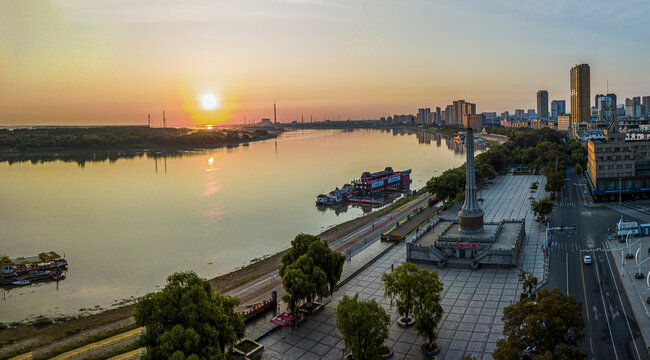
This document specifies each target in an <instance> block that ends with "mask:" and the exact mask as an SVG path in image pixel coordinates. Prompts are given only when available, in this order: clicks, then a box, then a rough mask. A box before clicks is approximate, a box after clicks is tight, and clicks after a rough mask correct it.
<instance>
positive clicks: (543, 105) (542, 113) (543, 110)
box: [537, 90, 548, 119]
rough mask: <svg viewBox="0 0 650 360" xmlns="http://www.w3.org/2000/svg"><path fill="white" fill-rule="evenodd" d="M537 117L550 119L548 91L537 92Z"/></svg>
mask: <svg viewBox="0 0 650 360" xmlns="http://www.w3.org/2000/svg"><path fill="white" fill-rule="evenodd" d="M537 116H539V117H540V118H542V119H548V91H546V90H540V91H538V92H537Z"/></svg>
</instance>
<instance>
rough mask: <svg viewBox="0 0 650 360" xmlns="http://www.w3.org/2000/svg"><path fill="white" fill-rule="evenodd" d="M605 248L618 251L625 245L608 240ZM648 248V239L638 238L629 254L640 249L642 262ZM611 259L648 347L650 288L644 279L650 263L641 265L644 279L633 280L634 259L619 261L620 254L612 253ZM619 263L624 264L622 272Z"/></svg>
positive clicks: (646, 255) (635, 270) (635, 267)
mask: <svg viewBox="0 0 650 360" xmlns="http://www.w3.org/2000/svg"><path fill="white" fill-rule="evenodd" d="M607 246H608V247H609V248H610V249H620V248H623V247H624V246H625V244H622V243H619V242H618V241H617V240H610V241H607ZM649 247H650V237H643V238H640V243H638V244H636V245H634V246H633V247H632V249H631V253H632V254H634V253H635V252H636V249H639V248H640V249H641V251H639V260H640V261H643V260H645V259H647V258H648V257H649V256H650V254H649V253H648V248H649ZM625 253H627V252H625ZM612 258H613V259H614V262H615V263H616V270H617V272H618V274H619V276H620V278H621V283H623V287H624V288H625V293H626V294H627V298H628V300H629V302H630V306H631V307H632V311H633V312H634V317H635V318H636V321H637V323H638V324H639V329H640V330H641V334H642V335H643V340H644V341H645V343H646V346H650V312H649V310H650V309H649V308H648V307H649V305H648V303H647V301H648V299H650V287H649V286H648V283H647V279H646V278H645V276H647V275H648V271H650V261H648V262H646V263H644V264H642V265H641V272H642V273H644V275H645V276H644V278H643V279H635V278H634V274H636V273H637V271H638V269H639V268H638V266H636V263H635V260H634V259H621V253H620V252H613V253H612ZM621 262H623V263H624V264H625V267H624V268H623V271H622V272H621Z"/></svg>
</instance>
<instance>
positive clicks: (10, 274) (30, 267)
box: [0, 251, 68, 285]
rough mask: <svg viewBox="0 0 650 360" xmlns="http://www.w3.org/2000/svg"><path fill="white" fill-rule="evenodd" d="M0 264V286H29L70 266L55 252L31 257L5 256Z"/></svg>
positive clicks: (0, 260)
mask: <svg viewBox="0 0 650 360" xmlns="http://www.w3.org/2000/svg"><path fill="white" fill-rule="evenodd" d="M0 262H1V264H2V273H1V274H0V284H4V285H29V284H30V283H31V282H32V281H34V280H44V279H50V278H51V277H52V276H54V275H59V274H61V272H62V269H64V268H66V267H67V266H68V261H67V260H66V259H64V258H63V257H62V256H61V255H59V254H57V253H56V252H54V251H50V252H44V253H40V254H38V255H37V256H30V257H17V258H10V257H8V256H3V257H2V258H1V259H0ZM25 282H26V283H25Z"/></svg>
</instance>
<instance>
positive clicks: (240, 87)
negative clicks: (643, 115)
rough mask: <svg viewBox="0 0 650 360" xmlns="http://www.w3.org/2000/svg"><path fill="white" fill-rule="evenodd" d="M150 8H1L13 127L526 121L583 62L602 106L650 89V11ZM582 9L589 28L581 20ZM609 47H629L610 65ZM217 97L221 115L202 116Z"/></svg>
mask: <svg viewBox="0 0 650 360" xmlns="http://www.w3.org/2000/svg"><path fill="white" fill-rule="evenodd" d="M149 5H151V2H150V1H148V0H147V1H144V0H143V1H131V2H126V1H119V0H112V1H102V2H100V1H65V2H64V1H59V0H56V1H34V2H22V1H15V0H10V1H8V2H3V4H2V5H0V9H1V10H2V11H0V14H1V15H0V29H1V30H2V31H1V32H0V34H1V35H0V48H2V49H3V50H4V51H3V52H2V55H0V64H1V65H2V70H0V81H2V84H3V86H2V90H0V109H2V111H0V125H26V124H45V125H48V124H52V125H57V124H61V125H97V124H146V123H147V115H148V114H151V115H152V122H153V123H154V124H156V123H160V121H161V120H162V111H163V110H165V111H166V112H167V121H168V124H169V125H170V126H174V125H200V124H217V123H242V122H243V121H244V117H246V118H247V119H248V121H253V120H257V119H258V118H259V119H261V118H272V115H273V105H272V104H273V102H274V101H276V102H277V114H278V115H277V118H278V121H280V122H288V121H293V120H296V121H300V119H301V116H305V117H307V118H310V116H313V118H314V119H318V120H321V119H323V118H324V117H325V118H338V117H339V116H340V117H341V118H342V119H347V118H352V119H362V118H366V119H368V118H379V117H381V116H388V115H392V114H404V113H406V114H412V113H415V112H416V111H417V109H418V108H422V107H429V108H435V107H437V106H445V105H446V104H450V103H452V102H453V101H455V100H458V99H465V100H466V101H468V102H472V103H476V108H477V110H476V111H477V113H482V112H490V111H492V112H499V113H500V112H502V111H504V110H508V111H511V112H513V111H514V110H515V109H534V108H536V97H535V94H536V92H537V91H538V90H539V89H546V90H548V98H549V99H548V101H549V102H550V101H551V100H566V101H568V100H569V99H570V94H569V89H570V86H569V78H568V76H567V75H568V72H569V69H570V68H571V67H573V66H575V65H576V64H580V63H588V64H589V65H590V66H591V68H592V69H593V71H592V73H591V93H592V94H599V93H607V82H609V93H616V94H617V96H618V98H619V99H625V98H628V97H630V98H631V97H634V96H645V95H647V93H650V90H649V89H648V88H647V85H646V84H647V83H648V80H650V75H649V74H648V72H647V67H646V65H645V64H644V60H643V59H645V58H647V55H648V54H650V45H649V44H648V43H647V42H646V41H645V38H646V37H647V35H648V34H649V33H650V27H649V26H648V24H647V23H646V22H645V21H644V19H645V18H647V16H646V15H647V14H648V13H650V5H648V4H644V3H637V2H630V3H629V4H621V5H620V6H619V7H616V8H612V6H611V4H610V3H605V2H589V3H586V2H576V3H564V2H549V3H545V4H538V3H536V2H532V1H530V2H528V1H524V2H518V3H510V2H508V1H500V2H489V3H488V2H484V1H474V2H468V3H463V4H459V3H456V2H448V1H442V2H436V3H429V2H424V1H414V2H412V3H410V4H409V6H408V7H404V6H399V5H398V4H395V3H392V2H388V1H386V2H384V1H381V2H376V3H373V4H372V6H371V5H370V4H369V3H366V2H354V3H350V2H343V1H338V2H337V1H326V0H320V1H316V0H283V1H280V0H276V1H267V0H250V1H247V2H246V3H236V2H232V1H224V2H219V3H214V2H209V1H204V0H201V1H192V2H189V3H187V4H186V5H185V7H184V8H183V9H178V7H177V4H175V3H174V2H171V1H159V2H156V6H149ZM626 5H629V6H626ZM577 9H582V10H584V12H585V18H584V19H585V20H584V21H583V22H582V23H581V24H579V25H575V22H571V21H569V20H570V18H571V14H572V13H573V12H575V11H576V10H577ZM459 16H462V18H463V19H464V21H461V22H457V21H456V20H457V19H459ZM452 19H453V20H452ZM461 24H462V26H461ZM515 29H516V31H515ZM569 30H571V31H569ZM531 38H536V39H537V40H536V41H534V42H533V41H530V39H531ZM595 39H599V41H605V42H610V41H611V43H613V44H615V47H616V48H617V49H619V50H620V51H619V52H617V51H614V52H611V53H610V52H606V53H603V52H602V51H599V48H598V47H594V46H592V45H593V42H594V41H595ZM621 53H625V56H620V54H621ZM206 94H207V95H210V96H211V95H214V98H212V97H210V103H211V104H216V105H214V106H211V107H210V108H205V107H201V104H202V103H205V101H204V100H205V96H206ZM215 102H217V103H215Z"/></svg>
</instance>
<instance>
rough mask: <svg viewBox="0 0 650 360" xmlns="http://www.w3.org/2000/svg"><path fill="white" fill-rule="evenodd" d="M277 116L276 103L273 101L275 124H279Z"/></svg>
mask: <svg viewBox="0 0 650 360" xmlns="http://www.w3.org/2000/svg"><path fill="white" fill-rule="evenodd" d="M276 115H277V114H276V113H275V101H273V122H274V123H276V124H277V123H278V118H277V117H276Z"/></svg>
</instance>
